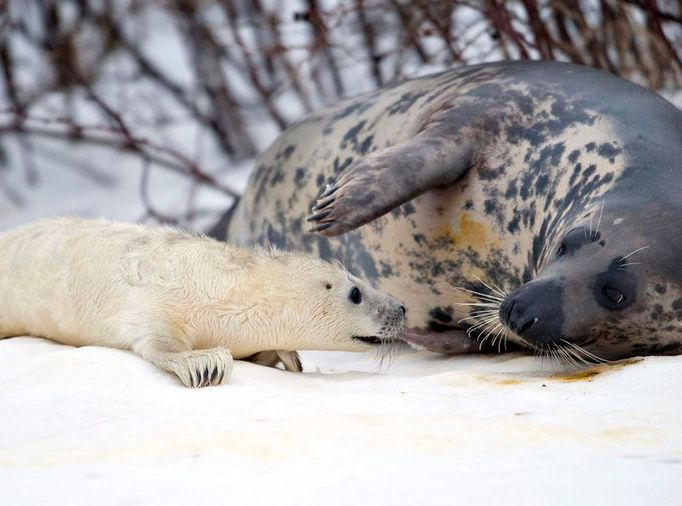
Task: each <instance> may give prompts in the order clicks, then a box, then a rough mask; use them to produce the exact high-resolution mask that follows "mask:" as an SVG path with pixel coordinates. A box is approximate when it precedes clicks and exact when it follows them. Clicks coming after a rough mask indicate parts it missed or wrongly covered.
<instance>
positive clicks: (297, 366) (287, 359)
mask: <svg viewBox="0 0 682 506" xmlns="http://www.w3.org/2000/svg"><path fill="white" fill-rule="evenodd" d="M245 360H247V361H248V362H252V363H254V364H258V365H264V366H266V367H277V365H279V364H280V363H281V364H282V365H283V366H284V369H285V370H287V371H289V372H303V366H302V365H301V359H300V357H299V355H298V352H296V351H281V350H277V351H275V350H269V351H260V352H258V353H256V354H255V355H251V356H250V357H248V358H246V359H245Z"/></svg>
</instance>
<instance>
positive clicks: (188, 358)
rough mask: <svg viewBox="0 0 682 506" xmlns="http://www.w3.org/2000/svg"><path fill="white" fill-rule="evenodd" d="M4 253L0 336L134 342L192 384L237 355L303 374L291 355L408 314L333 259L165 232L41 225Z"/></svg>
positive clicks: (364, 333) (99, 224)
mask: <svg viewBox="0 0 682 506" xmlns="http://www.w3.org/2000/svg"><path fill="white" fill-rule="evenodd" d="M0 251H2V255H1V256H0V303H1V306H2V311H0V339H1V338H3V337H10V336H17V335H25V334H30V335H35V336H40V337H46V338H49V339H52V340H55V341H57V342H60V343H63V344H70V345H75V346H83V345H97V346H109V347H112V348H122V349H129V350H132V351H133V352H135V353H137V354H138V355H140V356H141V357H143V358H145V359H147V360H149V361H150V362H152V363H153V364H155V365H156V366H157V367H160V368H161V369H164V370H166V371H169V372H172V373H174V374H176V375H177V376H178V377H179V378H180V380H181V381H182V382H183V383H184V384H185V385H187V386H192V387H198V386H207V385H217V384H221V383H225V382H226V381H228V379H229V377H230V373H231V371H232V360H233V359H250V360H253V361H255V362H257V363H262V364H266V365H274V364H276V363H278V362H279V361H281V362H283V364H284V366H285V368H287V369H288V370H298V371H300V370H301V365H300V362H299V361H298V356H297V354H296V352H295V350H302V349H316V350H346V351H363V350H367V349H369V348H370V347H371V346H372V345H375V344H381V342H382V340H384V339H389V338H392V337H393V336H394V335H395V334H397V333H398V332H399V331H400V330H401V327H402V324H403V319H404V316H403V315H404V308H403V307H402V306H401V305H400V303H399V302H398V301H397V300H395V299H394V298H392V297H390V296H388V295H386V294H383V293H381V292H378V291H376V290H374V289H372V288H371V287H370V286H368V285H367V284H366V283H364V282H362V281H360V280H358V279H355V278H353V277H352V276H350V275H349V274H348V273H347V272H346V271H345V270H344V269H343V268H341V266H339V265H336V264H332V263H329V262H326V261H323V260H320V259H318V258H310V257H308V256H306V255H301V254H292V253H282V252H278V251H273V250H269V251H256V252H253V251H247V250H244V249H241V248H237V247H235V246H230V245H227V244H224V243H221V242H218V241H216V240H214V239H210V238H207V237H204V236H198V235H194V234H190V233H187V232H182V231H179V230H173V229H168V228H156V229H152V228H147V227H143V226H139V225H129V224H116V223H110V222H105V221H91V220H80V219H60V220H46V221H41V222H38V223H34V224H30V225H26V226H24V227H20V228H18V229H15V230H12V231H10V232H7V233H5V234H2V235H1V236H0Z"/></svg>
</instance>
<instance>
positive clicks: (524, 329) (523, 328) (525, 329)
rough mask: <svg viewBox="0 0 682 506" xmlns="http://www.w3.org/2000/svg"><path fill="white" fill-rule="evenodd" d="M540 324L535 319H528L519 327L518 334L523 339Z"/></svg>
mask: <svg viewBox="0 0 682 506" xmlns="http://www.w3.org/2000/svg"><path fill="white" fill-rule="evenodd" d="M537 322H538V319H537V318H535V317H532V318H528V319H527V320H526V321H524V322H523V323H522V324H521V325H519V326H518V328H517V329H516V333H517V334H518V335H520V336H521V337H523V335H524V334H525V333H526V332H528V331H529V330H530V329H531V327H532V326H533V325H535V324H536V323H537Z"/></svg>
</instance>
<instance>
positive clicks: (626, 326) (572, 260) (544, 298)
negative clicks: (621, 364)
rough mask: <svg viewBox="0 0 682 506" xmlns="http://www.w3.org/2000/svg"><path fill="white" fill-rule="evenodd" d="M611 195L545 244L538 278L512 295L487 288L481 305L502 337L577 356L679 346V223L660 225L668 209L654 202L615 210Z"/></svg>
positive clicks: (616, 355)
mask: <svg viewBox="0 0 682 506" xmlns="http://www.w3.org/2000/svg"><path fill="white" fill-rule="evenodd" d="M607 201H608V200H605V201H604V204H603V207H601V206H599V207H598V208H597V210H596V211H593V212H589V213H587V216H589V219H588V221H585V219H584V218H583V217H581V218H580V219H578V220H576V221H572V220H569V222H568V223H566V224H564V226H563V227H562V228H563V229H562V231H561V232H560V233H559V234H557V238H556V239H555V240H553V241H549V242H547V243H546V244H545V245H544V246H545V247H546V250H545V252H543V254H542V257H541V258H540V261H539V264H540V265H539V269H538V272H537V273H536V274H535V275H534V277H533V279H532V280H531V281H529V282H527V283H525V284H523V285H521V286H520V287H519V288H517V289H516V290H513V291H511V293H509V294H505V293H495V291H494V290H486V292H480V293H481V294H482V295H479V296H478V297H479V302H478V303H479V304H486V306H485V309H483V307H484V306H477V309H478V310H479V311H481V310H482V311H483V312H484V313H485V314H489V315H491V317H492V322H495V324H496V325H499V327H498V329H497V330H499V332H500V335H501V336H505V337H507V335H508V336H509V337H510V338H511V339H512V340H514V341H516V342H519V343H521V344H523V345H525V346H528V347H531V348H533V349H536V350H538V351H541V352H546V353H548V354H550V355H555V356H558V357H560V358H566V359H568V360H569V361H577V362H583V361H586V362H593V361H599V360H600V359H609V358H620V357H625V356H629V355H632V354H637V353H651V352H658V353H665V352H666V351H675V350H677V349H678V343H679V340H678V339H677V337H676V334H677V333H678V332H679V330H680V328H681V325H680V320H682V298H680V297H681V296H682V294H680V292H679V286H680V285H679V282H680V277H679V276H680V274H679V268H678V264H677V260H676V258H677V255H679V253H680V251H679V246H678V245H676V244H674V242H676V241H675V239H674V238H675V237H676V236H677V234H675V230H674V225H672V224H668V225H665V224H656V223H655V220H656V218H655V215H656V214H658V212H660V211H661V210H660V209H658V210H657V209H656V208H657V206H658V205H657V204H655V203H653V202H650V203H646V202H642V201H640V202H639V205H635V202H634V201H633V200H631V201H629V202H628V203H627V205H621V206H616V205H613V204H611V208H607V207H606V206H607V204H606V202H607ZM647 208H648V209H647ZM647 216H648V217H650V218H649V219H647ZM664 219H665V218H664ZM589 220H591V221H589ZM671 225H672V226H671ZM489 304H492V306H491V305H489ZM495 306H496V307H495ZM475 307H476V306H475ZM491 307H492V310H491V312H487V311H488V308H491ZM476 314H480V313H476Z"/></svg>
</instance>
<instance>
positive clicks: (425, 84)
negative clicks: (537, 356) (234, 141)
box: [226, 62, 682, 358]
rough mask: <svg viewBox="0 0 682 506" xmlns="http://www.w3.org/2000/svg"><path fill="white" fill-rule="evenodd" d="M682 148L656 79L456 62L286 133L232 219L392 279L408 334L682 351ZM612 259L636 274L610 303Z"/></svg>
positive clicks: (451, 342)
mask: <svg viewBox="0 0 682 506" xmlns="http://www.w3.org/2000/svg"><path fill="white" fill-rule="evenodd" d="M681 160H682V113H681V112H680V111H679V110H677V109H676V108H675V107H674V106H673V105H672V104H670V103H668V102H667V101H665V100H664V99H663V98H661V97H660V96H658V95H657V94H656V93H654V92H652V91H650V90H646V89H645V88H642V87H640V86H637V85H635V84H633V83H630V82H628V81H625V80H623V79H620V78H618V77H616V76H613V75H610V74H607V73H605V72H601V71H597V70H595V69H591V68H588V67H581V66H577V65H570V64H561V63H554V62H504V63H490V64H483V65H477V66H471V67H461V68H457V69H452V70H449V71H446V72H443V73H441V74H436V75H432V76H425V77H422V78H418V79H413V80H409V81H406V82H404V83H401V84H397V85H395V86H390V87H386V88H384V89H380V90H378V91H376V92H372V93H369V94H366V95H362V96H359V97H355V98H352V99H349V100H347V101H345V102H342V103H341V104H339V105H338V106H335V107H333V108H330V109H328V110H326V111H322V112H320V113H318V114H317V115H315V116H312V117H310V118H308V119H306V120H304V121H302V122H300V123H298V124H297V125H295V126H293V127H292V128H291V129H289V130H288V131H287V132H285V133H283V134H282V135H281V136H280V138H279V139H278V140H277V141H276V142H275V143H274V144H273V145H272V146H271V147H270V148H269V149H268V151H267V152H265V153H264V154H263V155H262V156H261V157H260V159H259V161H258V163H257V167H256V170H255V172H254V174H253V176H252V178H251V180H250V182H249V185H248V186H247V189H246V191H245V194H244V195H243V197H242V199H241V200H240V202H239V204H238V205H237V206H236V207H235V208H234V210H233V212H232V213H231V216H230V219H229V225H228V227H227V231H226V235H227V237H229V239H230V240H231V241H235V242H236V243H239V244H242V245H254V244H259V243H266V242H268V243H273V244H276V245H278V246H279V247H283V248H287V249H295V250H301V251H306V252H309V253H314V254H317V255H319V256H321V257H323V258H339V259H340V260H341V261H342V262H344V264H345V265H347V266H348V268H350V269H352V270H354V272H358V273H359V274H360V275H362V276H363V277H364V278H366V279H368V280H369V281H370V282H372V283H373V284H374V285H375V286H378V287H380V288H381V289H384V290H388V291H390V292H392V293H396V294H399V296H400V297H401V298H402V300H403V301H404V302H405V304H406V306H407V307H408V309H409V314H410V317H409V326H410V328H411V330H410V336H411V340H412V342H415V343H418V344H422V345H424V346H427V347H428V348H430V349H433V350H436V351H443V352H464V351H476V350H478V349H479V343H478V342H476V341H475V340H473V339H469V338H468V336H467V334H466V333H465V331H467V330H469V331H470V333H471V335H472V336H477V335H478V336H479V337H480V340H481V341H486V340H487V342H488V343H490V342H491V341H496V344H497V345H498V346H499V345H500V344H501V343H502V341H503V338H506V337H508V338H509V339H510V340H512V341H515V342H516V343H518V344H521V345H523V346H529V347H531V348H533V349H536V350H538V351H540V350H542V351H545V352H546V351H548V350H549V349H550V348H554V347H555V345H557V346H559V345H562V346H563V344H561V343H562V342H564V341H566V342H570V343H571V344H570V345H569V344H566V346H571V345H575V346H582V347H583V349H587V350H591V351H590V353H593V354H596V355H599V356H600V357H609V358H617V357H626V356H630V355H637V354H666V353H667V354H670V353H680V352H682V332H681V330H682V328H681V326H680V323H679V321H680V319H681V318H682V270H681V269H680V268H679V259H680V257H681V256H682V246H681V245H682V228H681V227H682V225H680V224H681V223H682V199H680V195H682V171H680V163H682V162H681ZM311 206H314V208H313V212H312V215H311V216H309V217H308V215H310V207H311ZM600 217H601V220H600ZM306 219H308V221H309V222H311V223H312V230H313V231H314V232H316V233H317V234H318V235H317V236H315V235H311V234H307V233H306V230H307V228H308V226H307V224H306ZM590 222H591V223H592V225H591V226H590ZM598 223H599V230H598V231H596V228H597V224H598ZM578 229H579V230H580V231H581V232H580V233H579V234H577V235H576V234H575V233H574V234H573V235H572V236H571V240H570V241H569V243H571V244H570V245H571V247H570V248H568V250H569V254H567V255H566V256H562V258H561V259H559V258H558V257H556V255H555V253H556V252H557V251H558V250H559V249H560V248H561V244H562V241H563V240H564V239H565V238H566V237H567V235H569V234H570V233H571V232H573V231H574V230H578ZM597 232H598V233H597ZM581 234H582V236H584V238H585V239H586V240H587V239H588V238H589V239H590V241H586V244H584V245H583V244H582V243H579V241H577V238H578V236H579V235H581ZM598 235H600V239H599V240H598V241H596V240H595V241H592V240H591V239H596V237H597V236H598ZM602 243H603V244H602ZM583 246H585V247H583ZM643 247H648V248H646V249H643V250H640V249H639V248H643ZM631 253H632V254H633V255H634V256H630V254H631ZM622 259H625V260H629V262H625V261H622V262H621V260H622ZM626 264H627V265H626ZM607 273H614V274H618V275H620V274H621V273H627V275H628V276H630V275H631V276H632V277H633V278H632V279H631V280H629V281H627V282H625V281H623V283H625V284H627V285H628V286H629V287H630V288H628V290H630V292H631V293H630V294H628V297H627V305H624V304H619V305H618V307H612V305H611V304H610V303H608V302H605V301H604V294H603V293H602V291H603V290H606V291H608V292H609V293H611V295H613V296H614V297H615V300H617V299H618V298H619V296H617V294H616V292H614V291H613V290H611V288H617V287H612V286H610V285H606V284H604V283H605V282H604V279H606V277H608V278H609V279H612V277H609V276H610V274H609V276H606V274H607ZM479 279H480V280H482V282H481V281H479ZM541 280H544V281H543V283H542V284H540V283H539V281H541ZM545 281H546V282H545ZM616 281H618V280H617V279H616V278H613V283H615V284H620V283H621V282H620V281H618V283H616ZM597 285H598V286H597ZM453 286H456V287H462V288H464V289H466V290H470V291H473V292H478V294H476V293H471V292H465V291H456V290H453V289H452V287H453ZM619 286H620V285H619ZM520 287H526V288H524V291H523V293H521V294H518V293H516V291H517V289H520ZM540 287H544V288H543V289H542V290H538V291H536V290H535V288H540ZM531 288H533V290H531ZM620 288H621V289H622V290H621V292H622V291H623V290H625V288H623V287H622V286H621V287H620ZM616 291H618V290H616ZM621 292H619V293H621ZM508 294H509V296H508ZM622 294H623V293H621V295H622ZM516 295H523V297H521V299H519V298H515V296H516ZM503 299H504V300H512V299H513V300H514V301H517V302H518V301H521V302H522V304H518V305H515V304H506V305H505V307H504V310H503V311H502V310H501V309H502V308H500V307H499V306H500V305H501V301H502V300H503ZM538 300H543V301H545V302H546V303H547V304H548V305H549V304H553V305H554V306H555V307H556V308H558V309H556V310H553V309H551V308H549V307H545V308H544V309H543V308H541V307H540V306H539V305H536V304H534V302H535V301H538ZM467 304H479V305H477V306H472V305H467ZM522 309H523V310H524V311H521V310H522ZM526 309H527V310H528V311H525V310H526ZM517 313H518V314H517ZM531 313H534V314H531ZM535 313H537V314H535ZM535 317H537V320H535V322H536V325H534V327H533V330H532V331H530V330H529V329H530V327H527V326H526V323H527V322H531V321H534V318H535ZM550 321H551V322H554V323H555V325H553V326H551V325H550V326H543V325H542V323H543V322H550ZM538 322H539V323H538ZM479 324H481V325H479ZM526 331H528V332H526ZM522 334H524V335H522ZM531 334H532V338H531ZM571 350H573V348H571ZM550 351H552V350H550ZM585 357H587V355H583V358H585Z"/></svg>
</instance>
